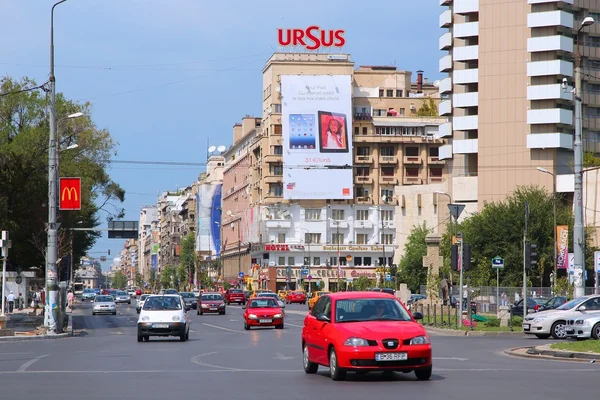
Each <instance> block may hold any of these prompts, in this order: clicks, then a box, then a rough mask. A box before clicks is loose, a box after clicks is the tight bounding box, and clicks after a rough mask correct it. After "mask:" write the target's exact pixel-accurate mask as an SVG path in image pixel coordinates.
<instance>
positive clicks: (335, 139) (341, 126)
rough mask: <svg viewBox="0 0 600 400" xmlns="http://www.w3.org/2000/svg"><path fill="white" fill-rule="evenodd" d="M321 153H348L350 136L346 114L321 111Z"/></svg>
mask: <svg viewBox="0 0 600 400" xmlns="http://www.w3.org/2000/svg"><path fill="white" fill-rule="evenodd" d="M319 125H320V131H321V152H323V153H333V152H347V151H348V136H347V131H346V116H345V115H344V114H337V113H331V112H326V111H319Z"/></svg>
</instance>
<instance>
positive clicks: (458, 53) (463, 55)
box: [454, 45, 479, 61]
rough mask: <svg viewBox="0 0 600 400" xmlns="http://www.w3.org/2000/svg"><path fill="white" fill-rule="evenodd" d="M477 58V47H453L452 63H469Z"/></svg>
mask: <svg viewBox="0 0 600 400" xmlns="http://www.w3.org/2000/svg"><path fill="white" fill-rule="evenodd" d="M478 58H479V46H477V45H475V46H463V47H454V61H469V60H477V59H478Z"/></svg>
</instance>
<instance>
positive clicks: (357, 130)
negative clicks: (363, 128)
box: [354, 126, 360, 136]
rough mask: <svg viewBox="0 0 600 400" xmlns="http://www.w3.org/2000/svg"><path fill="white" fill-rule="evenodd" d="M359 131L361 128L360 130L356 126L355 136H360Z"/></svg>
mask: <svg viewBox="0 0 600 400" xmlns="http://www.w3.org/2000/svg"><path fill="white" fill-rule="evenodd" d="M359 129H360V128H359V127H358V126H355V127H354V135H355V136H358V132H359Z"/></svg>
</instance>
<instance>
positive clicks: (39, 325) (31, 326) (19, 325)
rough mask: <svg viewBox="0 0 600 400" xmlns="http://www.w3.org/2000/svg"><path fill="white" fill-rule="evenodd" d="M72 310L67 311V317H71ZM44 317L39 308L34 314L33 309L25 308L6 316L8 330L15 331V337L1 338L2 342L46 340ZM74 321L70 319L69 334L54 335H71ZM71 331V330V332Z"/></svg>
mask: <svg viewBox="0 0 600 400" xmlns="http://www.w3.org/2000/svg"><path fill="white" fill-rule="evenodd" d="M71 314H72V310H70V309H67V315H68V316H70V315H71ZM43 325H44V316H43V315H42V309H41V308H38V309H37V312H36V313H34V310H33V308H30V307H28V308H24V309H22V310H18V309H15V310H13V313H12V314H6V329H10V330H13V331H14V336H0V341H3V340H19V339H21V340H25V338H31V339H33V338H45V337H46V336H47V335H46V334H45V333H46V331H45V329H44V328H43ZM71 327H72V321H71V318H70V317H69V328H68V330H67V334H61V335H53V336H58V337H62V335H70V334H71V332H72V328H71ZM69 329H71V330H69Z"/></svg>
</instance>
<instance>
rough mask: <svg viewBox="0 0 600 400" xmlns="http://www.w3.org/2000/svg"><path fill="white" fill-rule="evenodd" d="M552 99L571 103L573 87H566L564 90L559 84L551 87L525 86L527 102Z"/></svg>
mask: <svg viewBox="0 0 600 400" xmlns="http://www.w3.org/2000/svg"><path fill="white" fill-rule="evenodd" d="M553 99H561V100H567V101H573V87H571V86H568V87H567V90H564V89H563V88H562V85H561V84H560V83H556V84H553V85H534V86H527V100H553Z"/></svg>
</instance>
